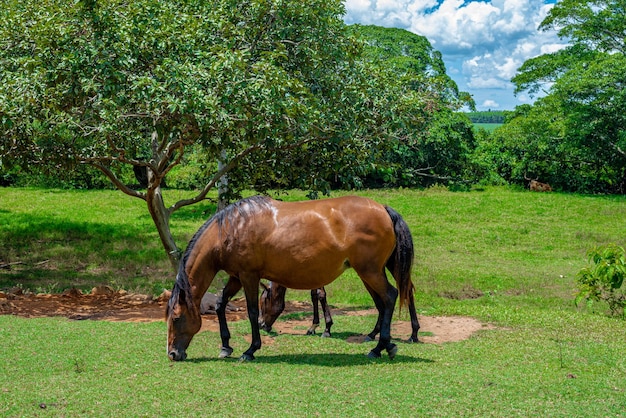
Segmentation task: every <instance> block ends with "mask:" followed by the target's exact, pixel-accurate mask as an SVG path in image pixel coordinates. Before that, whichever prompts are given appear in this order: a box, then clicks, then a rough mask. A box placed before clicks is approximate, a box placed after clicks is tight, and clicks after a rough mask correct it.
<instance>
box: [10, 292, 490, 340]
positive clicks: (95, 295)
mask: <svg viewBox="0 0 626 418" xmlns="http://www.w3.org/2000/svg"><path fill="white" fill-rule="evenodd" d="M167 300H168V295H167V294H163V295H161V296H160V297H158V298H153V297H151V296H148V295H141V294H129V293H126V292H123V291H122V292H115V291H113V290H112V289H111V288H108V287H106V286H101V287H98V288H94V289H93V290H92V292H91V293H89V294H83V293H82V292H80V291H78V290H76V289H72V290H70V291H66V292H64V293H63V294H39V295H35V294H24V293H22V292H21V290H20V289H12V290H11V291H9V292H0V314H4V315H16V316H20V317H25V318H36V317H53V316H62V317H66V318H69V319H72V320H87V319H90V320H104V321H126V322H154V321H163V320H164V319H165V306H166V304H167ZM295 312H305V313H311V312H312V307H311V304H310V303H303V302H289V301H288V302H287V304H286V308H285V313H295ZM332 314H333V317H334V318H337V319H336V320H335V322H337V320H339V321H340V320H341V319H340V318H338V317H340V316H341V315H359V316H362V315H376V314H377V311H376V310H375V309H369V310H357V311H355V310H341V309H333V310H332ZM202 317H203V324H202V329H201V331H212V332H218V330H219V326H218V322H217V316H216V315H215V313H214V312H213V313H211V312H209V313H206V314H203V315H202ZM227 318H228V321H241V320H247V319H248V316H247V313H246V308H245V300H244V299H243V298H240V299H235V300H233V301H231V302H230V305H229V309H228V310H227ZM419 321H420V325H421V328H420V332H424V333H426V334H427V335H424V336H421V335H420V339H421V340H422V341H423V342H425V343H434V344H440V343H445V342H456V341H462V340H465V339H468V338H469V337H470V336H471V335H472V334H474V333H475V332H477V331H480V330H483V329H493V326H491V325H488V324H483V323H481V322H479V321H477V320H475V319H473V318H468V317H458V316H455V317H430V316H420V317H419ZM310 324H311V319H310V317H308V316H307V317H305V318H304V319H301V320H293V319H290V320H287V321H281V320H279V321H277V322H276V323H275V324H274V327H273V330H274V331H275V332H277V333H278V334H305V333H306V330H307V329H308V327H309V326H310ZM321 327H323V324H322V326H321ZM321 327H320V328H321ZM319 331H320V332H321V330H319ZM410 334H411V324H410V322H409V321H394V322H393V324H392V328H391V335H392V337H393V338H401V339H406V338H407V337H408V336H409V335H410ZM364 339H365V335H362V336H356V337H350V338H348V341H349V342H362V341H363V340H364ZM263 340H264V341H263V342H264V343H266V344H267V343H269V344H271V343H272V341H273V338H272V337H264V338H263Z"/></svg>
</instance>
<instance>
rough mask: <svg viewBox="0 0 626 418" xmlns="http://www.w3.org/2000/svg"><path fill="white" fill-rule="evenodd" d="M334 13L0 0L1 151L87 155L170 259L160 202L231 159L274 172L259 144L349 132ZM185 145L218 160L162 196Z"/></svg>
mask: <svg viewBox="0 0 626 418" xmlns="http://www.w3.org/2000/svg"><path fill="white" fill-rule="evenodd" d="M343 13H344V9H343V5H342V3H341V2H340V1H334V0H331V1H317V0H313V1H308V2H305V3H301V2H286V1H269V2H268V1H250V2H235V1H232V0H218V1H213V2H196V1H192V0H167V1H163V0H136V1H133V2H122V1H119V0H80V1H77V2H74V3H71V4H68V3H67V2H64V1H60V0H38V1H34V0H0V123H1V124H2V125H1V126H2V132H0V141H1V142H0V152H2V153H4V154H5V155H10V158H4V159H3V160H2V161H3V162H4V164H8V163H14V164H23V165H28V164H39V165H41V166H42V167H45V168H47V169H48V170H50V171H55V170H67V169H71V168H72V167H75V166H77V165H83V164H87V165H90V166H93V167H96V168H97V169H99V170H100V171H101V172H103V173H104V174H105V175H106V176H107V177H108V178H109V179H110V181H111V182H112V183H113V184H114V185H115V186H116V187H117V188H118V189H120V190H121V191H122V192H124V193H126V194H127V195H129V196H132V197H136V198H140V199H143V200H144V201H145V202H146V204H147V207H148V210H149V212H150V215H151V217H152V219H153V221H154V223H155V225H156V227H157V230H158V232H159V236H160V239H161V241H162V243H163V246H164V248H165V250H166V252H167V254H168V257H169V259H170V261H171V263H172V266H173V267H174V268H176V266H177V264H178V261H179V257H180V250H179V248H178V247H177V245H176V243H175V242H174V239H173V237H172V235H171V232H170V229H169V219H170V216H171V214H172V213H173V212H175V211H176V210H178V209H180V208H181V207H184V206H187V205H191V204H194V203H197V202H199V201H201V200H203V199H204V198H205V197H206V195H207V193H208V192H209V191H210V190H211V189H212V188H214V187H215V186H216V184H217V182H218V181H219V180H220V179H221V178H222V177H223V176H225V175H226V174H227V173H231V172H234V169H235V168H236V167H237V166H238V165H239V164H242V163H245V162H246V161H248V162H249V161H252V160H254V161H255V162H258V163H259V165H257V166H256V167H255V169H256V173H257V176H258V175H262V174H259V173H264V172H266V173H268V174H269V175H271V174H272V173H273V171H272V170H274V168H273V164H274V163H275V161H271V160H267V159H266V160H264V159H263V158H264V157H267V156H269V155H272V156H274V157H275V156H276V155H277V153H280V152H281V151H284V150H295V149H297V148H299V147H303V146H308V147H312V148H313V149H316V150H317V149H320V148H321V149H323V148H324V146H325V145H324V144H326V143H328V142H334V143H335V144H340V143H341V144H344V143H345V144H348V143H354V142H351V141H354V140H356V139H359V136H358V135H353V133H354V131H355V129H356V128H355V127H357V126H358V125H359V121H360V120H361V118H363V117H365V118H367V116H363V114H361V113H359V112H361V111H363V110H364V109H365V110H366V109H367V106H360V105H359V104H358V103H359V100H360V102H362V103H364V102H365V101H366V100H361V99H358V97H360V96H359V95H360V94H361V93H362V91H361V89H360V87H359V85H358V82H359V81H360V80H361V79H362V77H363V76H362V75H359V74H358V73H355V68H356V69H357V70H358V69H359V68H360V67H358V66H357V67H355V66H353V65H352V61H353V59H352V57H353V56H354V54H356V53H357V52H358V45H356V44H355V43H354V42H353V41H352V40H351V39H350V37H348V36H347V35H346V33H345V25H344V24H343V22H342V21H341V17H342V15H343ZM194 146H201V147H202V149H203V150H204V152H206V154H207V160H208V161H213V162H217V161H220V163H221V164H220V165H219V169H218V168H217V167H218V165H217V164H211V165H210V167H215V168H214V169H213V171H212V172H211V173H209V175H208V179H207V181H206V183H205V184H204V185H203V186H202V187H201V189H200V190H199V192H197V193H196V194H195V195H193V196H190V197H189V198H187V199H183V200H180V201H177V202H175V203H174V204H173V205H171V206H169V207H166V205H165V203H164V200H163V190H162V187H161V186H162V184H163V180H164V178H165V177H166V175H167V174H168V173H169V172H170V171H171V170H172V169H173V168H174V167H176V166H177V165H180V164H181V163H183V162H184V159H185V155H186V152H187V151H188V149H189V147H194ZM342 146H343V145H342ZM317 156H318V157H320V158H323V157H324V155H322V154H320V153H318V154H317ZM0 158H1V155H0ZM255 158H256V160H255ZM128 166H132V167H145V169H146V170H147V175H148V184H147V188H146V190H145V191H143V190H136V189H133V188H131V187H129V186H127V185H126V184H125V183H124V182H123V180H122V176H121V174H122V173H123V172H124V170H127V169H128V168H127V167H128ZM125 167H126V168H125ZM233 187H236V183H235V184H234V185H233ZM233 192H236V189H234V190H233Z"/></svg>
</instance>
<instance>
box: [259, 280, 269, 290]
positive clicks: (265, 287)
mask: <svg viewBox="0 0 626 418" xmlns="http://www.w3.org/2000/svg"><path fill="white" fill-rule="evenodd" d="M259 284H260V285H261V287H262V288H263V289H265V291H267V292H269V291H270V289H269V287H267V285H266V284H265V283H263V282H259Z"/></svg>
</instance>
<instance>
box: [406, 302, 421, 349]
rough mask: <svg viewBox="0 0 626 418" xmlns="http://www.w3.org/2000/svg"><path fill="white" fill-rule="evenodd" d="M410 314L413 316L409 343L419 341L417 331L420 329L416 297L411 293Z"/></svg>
mask: <svg viewBox="0 0 626 418" xmlns="http://www.w3.org/2000/svg"><path fill="white" fill-rule="evenodd" d="M409 315H410V316H411V336H410V337H409V339H408V340H407V342H409V343H419V342H421V341H419V340H418V339H417V332H418V330H419V329H420V323H419V321H418V320H417V313H416V312H415V298H414V297H413V295H411V299H410V300H409Z"/></svg>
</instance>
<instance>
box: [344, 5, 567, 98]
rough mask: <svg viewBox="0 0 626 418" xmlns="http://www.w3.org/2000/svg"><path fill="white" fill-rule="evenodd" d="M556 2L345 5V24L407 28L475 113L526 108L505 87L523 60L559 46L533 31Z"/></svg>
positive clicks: (551, 34) (557, 41)
mask: <svg viewBox="0 0 626 418" xmlns="http://www.w3.org/2000/svg"><path fill="white" fill-rule="evenodd" d="M554 3H556V0H346V16H345V18H344V20H345V22H346V23H348V24H352V23H361V24H364V25H378V26H385V27H396V28H403V29H407V30H409V31H411V32H414V33H416V34H418V35H423V36H425V37H426V38H427V39H428V40H429V41H430V43H431V45H432V46H433V47H434V48H435V49H437V50H439V51H440V52H441V53H442V55H443V59H444V62H445V64H446V69H447V72H448V75H449V76H450V77H452V79H454V81H456V83H457V84H458V85H459V89H461V90H462V91H467V92H469V93H470V94H472V96H473V97H474V100H475V101H476V107H477V109H478V110H488V109H491V110H512V109H514V108H515V106H517V105H520V104H524V103H532V102H533V100H534V98H531V97H529V96H528V95H527V94H525V93H520V94H518V95H517V96H515V95H514V93H513V90H514V86H513V84H512V83H511V82H510V80H511V78H512V77H513V76H514V75H515V73H516V70H517V69H518V68H519V67H520V66H521V65H522V63H523V62H524V61H526V60H527V59H529V58H532V57H535V56H537V55H541V54H544V53H549V52H554V51H556V50H559V49H561V48H563V47H564V46H565V43H564V41H562V40H560V39H559V38H558V37H557V36H556V33H555V32H543V31H542V32H539V31H538V30H537V27H538V26H539V24H540V23H541V21H542V20H543V19H544V18H545V16H546V14H547V13H548V10H549V9H550V8H551V7H552V6H553V5H554Z"/></svg>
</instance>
